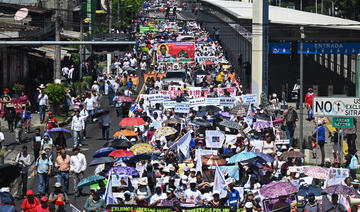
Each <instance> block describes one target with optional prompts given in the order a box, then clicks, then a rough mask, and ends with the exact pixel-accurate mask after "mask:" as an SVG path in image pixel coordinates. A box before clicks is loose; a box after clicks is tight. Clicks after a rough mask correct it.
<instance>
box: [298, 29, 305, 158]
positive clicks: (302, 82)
mask: <svg viewBox="0 0 360 212" xmlns="http://www.w3.org/2000/svg"><path fill="white" fill-rule="evenodd" d="M304 39H305V33H304V27H303V26H301V27H300V126H299V146H300V151H301V152H304V149H303V141H304V135H303V127H304V123H303V122H304V120H303V118H304V116H303V113H304V109H303V99H304V97H303V94H304Z"/></svg>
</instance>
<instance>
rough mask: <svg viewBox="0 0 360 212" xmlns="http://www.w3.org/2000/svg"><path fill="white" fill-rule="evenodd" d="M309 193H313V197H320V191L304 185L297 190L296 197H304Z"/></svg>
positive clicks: (314, 187) (317, 188)
mask: <svg viewBox="0 0 360 212" xmlns="http://www.w3.org/2000/svg"><path fill="white" fill-rule="evenodd" d="M310 193H313V194H314V195H315V196H321V193H322V189H321V188H319V187H316V186H312V185H304V186H301V187H300V188H299V191H298V192H297V195H298V196H302V197H306V196H307V195H309V194H310Z"/></svg>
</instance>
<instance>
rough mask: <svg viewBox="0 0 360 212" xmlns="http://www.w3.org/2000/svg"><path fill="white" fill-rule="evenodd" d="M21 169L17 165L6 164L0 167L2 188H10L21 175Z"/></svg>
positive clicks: (0, 184) (0, 186) (0, 185)
mask: <svg viewBox="0 0 360 212" xmlns="http://www.w3.org/2000/svg"><path fill="white" fill-rule="evenodd" d="M20 171H21V169H20V168H19V167H17V166H15V165H11V164H4V165H1V166H0V173H6V174H0V188H2V187H8V186H9V185H10V184H11V183H12V182H13V181H14V180H15V179H16V178H17V177H19V175H20Z"/></svg>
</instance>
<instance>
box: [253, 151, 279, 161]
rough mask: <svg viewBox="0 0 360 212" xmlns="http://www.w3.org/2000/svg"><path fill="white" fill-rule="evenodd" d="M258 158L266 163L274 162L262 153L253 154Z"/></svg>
mask: <svg viewBox="0 0 360 212" xmlns="http://www.w3.org/2000/svg"><path fill="white" fill-rule="evenodd" d="M254 153H255V154H256V155H257V156H258V157H259V158H261V159H263V160H264V161H266V162H269V163H273V162H274V161H275V159H274V158H272V157H271V156H270V155H268V154H265V153H262V152H254Z"/></svg>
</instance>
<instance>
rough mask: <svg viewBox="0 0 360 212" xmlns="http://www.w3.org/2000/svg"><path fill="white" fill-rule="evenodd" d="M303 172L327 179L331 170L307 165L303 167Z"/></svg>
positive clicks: (310, 175)
mask: <svg viewBox="0 0 360 212" xmlns="http://www.w3.org/2000/svg"><path fill="white" fill-rule="evenodd" d="M302 171H303V173H304V174H305V175H307V176H309V177H313V178H315V179H326V178H327V176H328V174H329V170H328V169H326V168H323V167H320V166H307V167H304V168H303V169H302Z"/></svg>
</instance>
